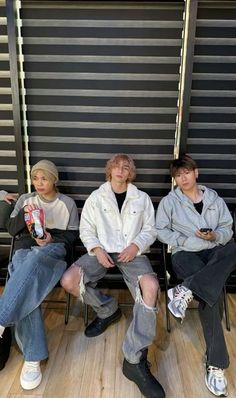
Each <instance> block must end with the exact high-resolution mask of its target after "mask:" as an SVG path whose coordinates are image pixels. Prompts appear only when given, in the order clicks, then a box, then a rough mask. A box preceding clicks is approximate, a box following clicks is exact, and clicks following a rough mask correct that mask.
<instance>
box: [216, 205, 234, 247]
mask: <svg viewBox="0 0 236 398" xmlns="http://www.w3.org/2000/svg"><path fill="white" fill-rule="evenodd" d="M218 206H219V209H220V216H219V222H218V226H217V228H216V229H215V231H214V232H215V234H216V240H215V241H216V243H217V244H218V245H226V243H228V242H229V241H230V239H231V238H232V236H233V230H232V225H233V219H232V217H231V214H230V212H229V209H228V207H227V206H226V203H225V201H224V200H223V199H222V198H218Z"/></svg>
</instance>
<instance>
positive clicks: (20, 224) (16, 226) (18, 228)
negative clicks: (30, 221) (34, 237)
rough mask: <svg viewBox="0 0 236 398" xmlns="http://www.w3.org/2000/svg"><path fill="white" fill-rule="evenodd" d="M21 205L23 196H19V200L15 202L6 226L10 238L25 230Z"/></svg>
mask: <svg viewBox="0 0 236 398" xmlns="http://www.w3.org/2000/svg"><path fill="white" fill-rule="evenodd" d="M23 205H24V195H22V196H20V198H19V199H18V201H17V202H16V205H15V207H14V210H13V212H12V213H11V216H10V219H9V221H8V224H7V229H8V232H9V234H10V235H12V236H15V235H17V234H19V233H20V232H22V231H23V230H24V229H25V228H26V225H25V219H24V208H23Z"/></svg>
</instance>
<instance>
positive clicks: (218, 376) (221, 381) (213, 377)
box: [205, 366, 228, 397]
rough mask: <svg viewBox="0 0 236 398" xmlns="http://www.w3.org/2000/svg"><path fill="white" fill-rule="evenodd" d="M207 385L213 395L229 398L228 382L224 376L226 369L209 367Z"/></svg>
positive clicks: (206, 378) (206, 376) (206, 375)
mask: <svg viewBox="0 0 236 398" xmlns="http://www.w3.org/2000/svg"><path fill="white" fill-rule="evenodd" d="M205 383H206V386H207V388H208V390H210V391H211V392H212V394H214V395H216V396H217V397H227V395H228V391H227V380H226V377H225V375H224V369H221V368H216V367H215V366H208V367H207V368H206V374H205Z"/></svg>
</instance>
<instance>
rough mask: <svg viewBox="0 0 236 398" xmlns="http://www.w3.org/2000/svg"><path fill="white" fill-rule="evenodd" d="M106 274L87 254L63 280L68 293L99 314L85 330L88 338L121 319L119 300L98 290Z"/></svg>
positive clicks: (72, 267)
mask: <svg viewBox="0 0 236 398" xmlns="http://www.w3.org/2000/svg"><path fill="white" fill-rule="evenodd" d="M106 272H107V269H106V268H104V267H103V266H102V265H101V264H99V262H98V261H97V258H96V257H95V256H90V255H88V254H85V255H84V256H82V257H80V258H79V259H78V260H77V261H76V262H75V263H74V264H73V265H72V266H71V267H70V268H69V269H68V270H67V271H66V272H65V274H64V275H63V277H62V279H61V284H62V286H63V287H64V288H65V289H66V290H67V291H68V292H70V293H72V294H75V295H76V296H77V297H78V296H80V297H81V300H82V301H84V302H85V303H86V304H88V305H90V306H91V307H92V308H93V309H94V311H95V312H96V313H97V317H96V318H95V319H94V320H93V321H92V322H91V323H90V324H89V325H88V326H87V328H86V329H85V335H86V336H87V337H96V336H98V335H100V334H101V333H103V332H104V331H105V330H106V329H107V327H108V326H109V325H110V324H111V323H113V322H115V321H117V320H119V319H120V317H121V311H120V309H119V308H118V303H117V300H115V299H114V298H113V297H112V296H109V295H106V294H103V293H102V292H101V291H100V290H99V289H97V288H96V285H97V281H98V280H99V279H102V278H103V276H104V275H105V274H106Z"/></svg>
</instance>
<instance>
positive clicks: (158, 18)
mask: <svg viewBox="0 0 236 398" xmlns="http://www.w3.org/2000/svg"><path fill="white" fill-rule="evenodd" d="M183 7H184V3H183V2H180V3H176V2H174V3H173V2H146V1H145V2H137V3H134V2H133V3H129V2H90V1H87V2H79V1H77V2H70V1H60V2H57V1H46V2H37V1H24V2H22V9H21V18H22V37H23V53H24V71H25V88H26V105H27V120H28V133H29V149H30V163H31V164H32V163H35V162H36V161H38V160H39V159H40V158H42V157H45V158H50V159H51V160H52V161H55V163H56V164H57V165H59V170H60V171H61V185H62V189H63V191H64V192H65V193H67V192H68V193H69V194H70V195H71V196H73V197H74V198H75V199H79V202H78V205H79V207H82V204H83V201H84V199H86V198H87V196H88V195H89V194H90V193H91V191H93V190H94V189H95V188H96V187H98V186H99V185H100V184H101V183H102V182H103V181H104V165H105V161H106V160H107V159H108V158H109V157H110V154H112V153H117V152H125V153H128V154H130V155H131V156H132V157H133V158H134V159H135V160H136V165H137V167H138V177H137V185H138V186H139V187H140V188H141V189H143V190H145V191H146V192H148V193H149V194H150V196H151V197H152V199H153V202H154V203H157V202H158V201H159V200H160V198H161V197H162V196H163V195H165V194H166V193H167V192H168V191H169V189H170V187H171V181H170V178H169V173H168V165H169V162H170V160H171V159H172V157H173V146H174V137H175V125H176V113H177V97H178V81H179V64H180V50H181V34H182V25H183ZM80 201H81V202H80Z"/></svg>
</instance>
